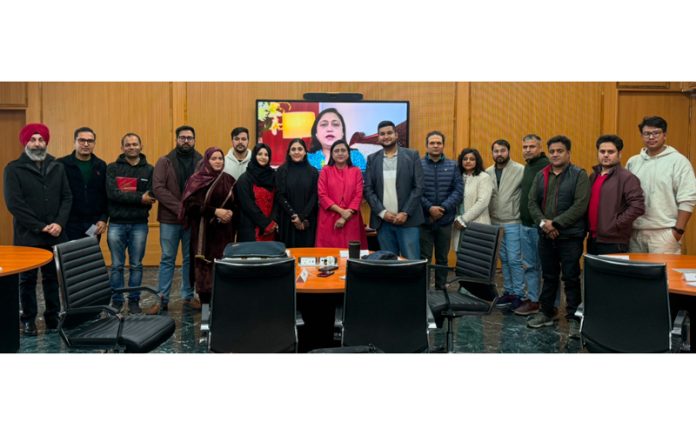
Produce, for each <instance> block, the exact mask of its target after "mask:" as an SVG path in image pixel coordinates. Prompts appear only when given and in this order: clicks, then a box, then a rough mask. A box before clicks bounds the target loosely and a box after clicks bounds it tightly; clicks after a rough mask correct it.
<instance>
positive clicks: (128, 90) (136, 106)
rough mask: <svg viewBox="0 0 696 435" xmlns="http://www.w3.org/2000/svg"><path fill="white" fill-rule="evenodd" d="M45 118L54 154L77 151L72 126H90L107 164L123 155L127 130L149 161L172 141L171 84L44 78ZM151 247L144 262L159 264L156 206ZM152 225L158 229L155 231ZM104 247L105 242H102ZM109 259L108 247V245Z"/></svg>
mask: <svg viewBox="0 0 696 435" xmlns="http://www.w3.org/2000/svg"><path fill="white" fill-rule="evenodd" d="M41 103H42V114H43V115H42V118H43V119H42V121H43V122H44V123H46V125H48V127H49V128H50V129H51V144H50V153H51V154H53V155H55V156H63V155H66V154H69V153H71V152H72V150H73V140H72V138H73V131H74V129H75V128H77V127H81V126H89V127H91V128H93V129H94V131H95V132H96V133H97V147H96V149H95V153H96V154H97V155H98V156H99V157H100V158H102V159H104V161H106V162H107V163H111V162H113V161H115V160H116V158H117V157H118V155H119V154H120V152H121V151H120V140H121V137H122V136H123V135H124V134H125V133H126V132H131V131H132V132H135V133H137V134H138V135H139V136H140V137H141V139H142V143H143V153H144V154H145V155H146V157H147V160H148V162H149V163H150V164H152V165H154V164H155V163H156V162H157V159H158V158H159V157H160V156H162V155H164V154H166V153H167V152H169V150H170V149H171V148H172V147H173V146H174V138H173V131H172V130H173V129H172V119H173V113H172V112H173V105H172V87H171V84H170V83H43V84H41ZM149 222H150V226H151V228H150V234H149V236H148V249H147V251H146V254H145V259H144V260H143V263H144V264H145V265H159V259H160V249H159V233H158V231H155V230H158V227H157V206H155V207H153V208H152V211H151V212H150V219H149ZM153 228H154V229H155V230H153ZM102 243H103V247H105V246H106V244H105V241H103V242H102ZM104 253H105V257H106V258H107V261H110V257H109V254H108V249H104Z"/></svg>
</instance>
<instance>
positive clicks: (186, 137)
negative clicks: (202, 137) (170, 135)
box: [177, 136, 196, 142]
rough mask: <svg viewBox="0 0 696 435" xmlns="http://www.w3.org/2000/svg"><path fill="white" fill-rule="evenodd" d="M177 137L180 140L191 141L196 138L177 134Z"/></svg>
mask: <svg viewBox="0 0 696 435" xmlns="http://www.w3.org/2000/svg"><path fill="white" fill-rule="evenodd" d="M177 139H179V140H180V141H182V142H193V141H194V140H196V138H195V137H193V136H179V137H178V138H177Z"/></svg>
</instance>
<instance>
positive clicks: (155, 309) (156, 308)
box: [143, 303, 160, 316]
mask: <svg viewBox="0 0 696 435" xmlns="http://www.w3.org/2000/svg"><path fill="white" fill-rule="evenodd" d="M143 313H145V314H147V315H150V316H154V315H157V314H159V313H160V304H157V303H155V304H152V305H150V306H149V307H147V308H145V309H143Z"/></svg>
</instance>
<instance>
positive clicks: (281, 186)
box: [276, 139, 319, 248]
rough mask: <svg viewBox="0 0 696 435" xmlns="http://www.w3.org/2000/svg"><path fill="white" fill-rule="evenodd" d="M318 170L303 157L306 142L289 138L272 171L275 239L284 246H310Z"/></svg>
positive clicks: (314, 219) (313, 227)
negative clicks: (275, 210) (280, 158)
mask: <svg viewBox="0 0 696 435" xmlns="http://www.w3.org/2000/svg"><path fill="white" fill-rule="evenodd" d="M318 179H319V172H318V171H317V170H316V169H314V168H313V167H312V166H311V165H310V164H309V162H308V161H307V145H306V144H305V142H304V141H303V140H302V139H293V140H292V141H291V142H290V145H289V146H288V153H287V155H286V157H285V163H284V164H283V165H282V166H280V167H279V168H278V171H277V172H276V186H277V189H278V190H277V193H276V202H277V203H278V204H279V207H278V239H279V240H280V241H281V242H283V243H285V246H287V247H288V248H295V247H311V246H314V235H315V233H316V230H317V181H318Z"/></svg>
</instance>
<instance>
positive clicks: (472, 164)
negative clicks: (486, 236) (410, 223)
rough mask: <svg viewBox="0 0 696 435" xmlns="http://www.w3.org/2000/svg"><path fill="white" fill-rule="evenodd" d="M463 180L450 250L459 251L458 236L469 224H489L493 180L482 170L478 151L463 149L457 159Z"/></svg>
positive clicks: (481, 159) (481, 161)
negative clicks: (461, 194)
mask: <svg viewBox="0 0 696 435" xmlns="http://www.w3.org/2000/svg"><path fill="white" fill-rule="evenodd" d="M457 166H458V167H459V172H460V173H461V174H462V177H463V178H464V180H463V181H464V200H463V201H462V203H461V204H460V205H459V210H458V211H457V216H456V217H455V218H454V224H453V225H452V249H454V250H455V251H457V250H459V235H460V233H461V232H462V231H463V230H465V229H466V226H467V225H468V224H469V223H471V222H478V223H481V224H490V223H491V218H490V216H489V215H488V204H489V203H490V202H491V195H492V194H493V180H491V177H490V176H489V175H488V174H487V173H486V171H484V170H483V158H481V154H480V153H479V152H478V150H475V149H473V148H466V149H464V150H463V151H462V152H461V154H459V158H458V159H457Z"/></svg>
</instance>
